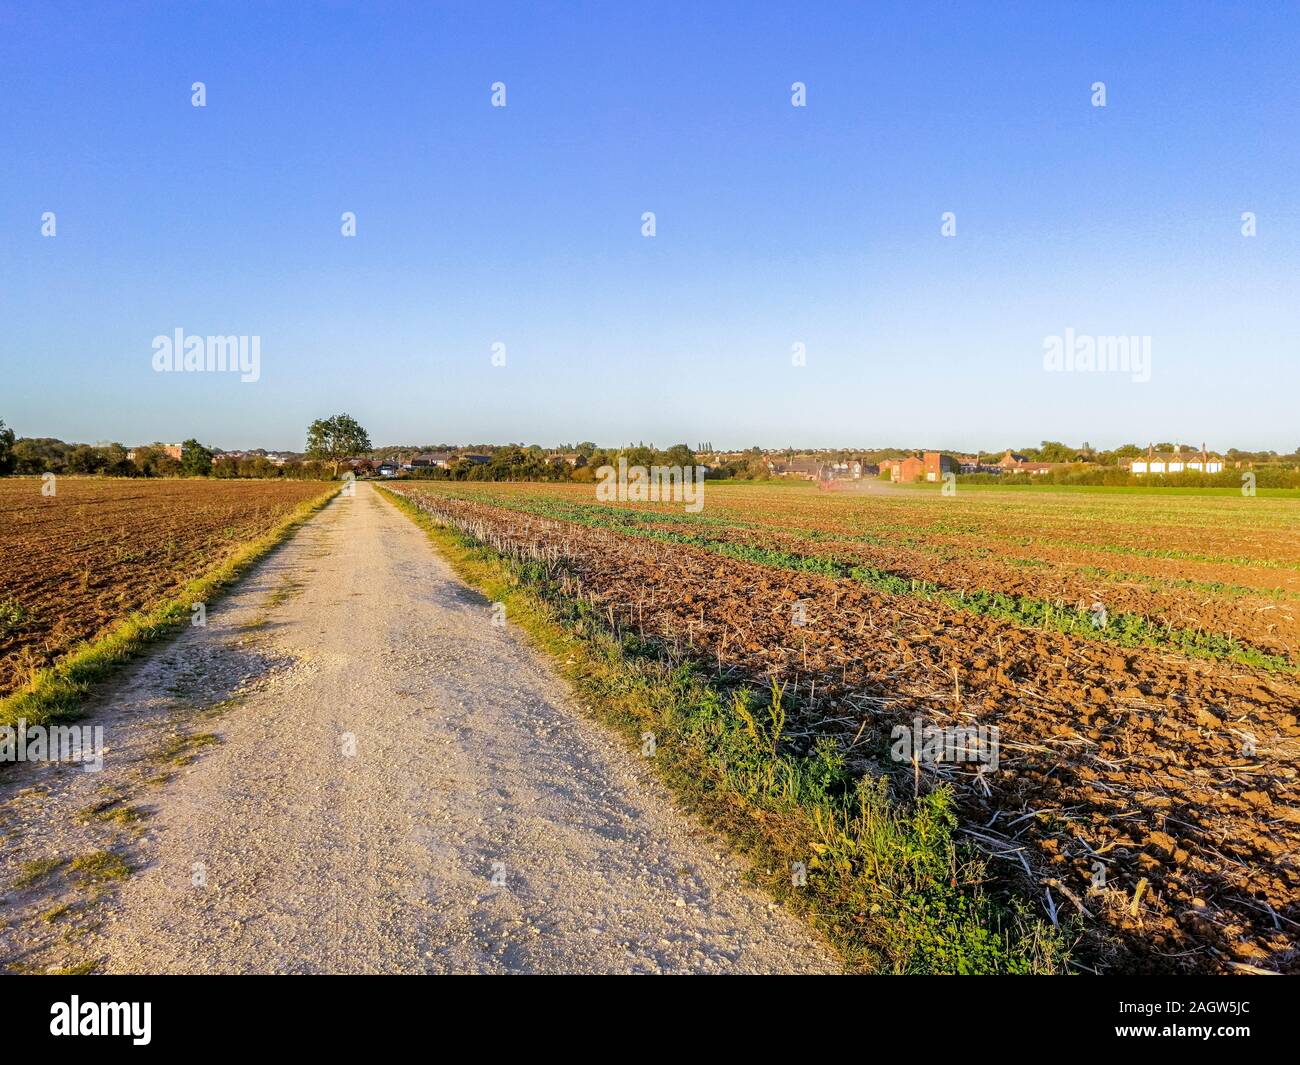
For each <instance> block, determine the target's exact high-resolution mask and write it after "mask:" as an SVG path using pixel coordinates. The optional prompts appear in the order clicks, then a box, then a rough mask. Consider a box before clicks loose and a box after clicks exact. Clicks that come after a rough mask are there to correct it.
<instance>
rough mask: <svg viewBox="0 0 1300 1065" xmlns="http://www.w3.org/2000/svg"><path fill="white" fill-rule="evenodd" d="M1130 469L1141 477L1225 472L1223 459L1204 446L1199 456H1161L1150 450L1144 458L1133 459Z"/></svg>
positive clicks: (1192, 452) (1183, 454)
mask: <svg viewBox="0 0 1300 1065" xmlns="http://www.w3.org/2000/svg"><path fill="white" fill-rule="evenodd" d="M1128 467H1129V470H1130V472H1132V473H1135V474H1137V475H1138V476H1139V477H1140V476H1142V475H1143V474H1148V473H1151V474H1157V473H1220V472H1222V470H1223V459H1222V458H1220V457H1219V456H1218V455H1212V454H1210V453H1209V452H1208V451H1206V450H1205V445H1204V444H1202V445H1201V450H1200V453H1199V454H1198V453H1197V452H1195V451H1191V452H1186V453H1184V452H1182V451H1175V452H1174V453H1173V454H1167V453H1166V454H1161V453H1158V452H1156V451H1155V449H1154V448H1148V449H1147V453H1146V456H1145V457H1144V458H1139V459H1133V460H1132V461H1131V462H1130V463H1128Z"/></svg>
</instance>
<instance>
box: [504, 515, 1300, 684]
mask: <svg viewBox="0 0 1300 1065" xmlns="http://www.w3.org/2000/svg"><path fill="white" fill-rule="evenodd" d="M489 505H494V506H504V508H505V509H510V510H521V511H525V512H527V513H535V514H538V515H539V516H542V517H553V518H556V519H557V520H560V521H569V522H573V523H574V524H578V525H586V526H589V527H591V528H603V529H612V530H614V531H616V532H620V533H623V534H625V535H628V536H637V537H640V538H642V539H645V540H657V541H659V542H660V543H670V544H683V545H686V546H688V547H697V548H700V549H701V550H704V551H708V552H710V553H712V554H715V555H720V556H722V557H723V558H731V559H735V560H737V561H739V562H752V563H755V564H757V565H760V566H768V567H770V568H773V569H783V570H788V571H790V572H793V573H811V574H814V575H816V576H821V577H832V578H841V579H842V578H848V579H851V580H855V581H859V582H861V583H863V584H866V585H869V586H870V587H872V588H875V589H876V590H877V591H881V592H884V593H886V594H888V595H906V596H912V597H913V598H918V599H929V600H937V601H940V602H943V603H944V604H946V605H947V606H950V607H953V608H955V609H957V610H964V611H966V612H967V613H971V614H977V615H980V616H982V617H992V618H998V619H1000V620H1002V621H1009V622H1011V623H1012V624H1015V625H1022V626H1026V627H1029V628H1038V629H1047V630H1050V631H1055V632H1061V633H1065V634H1066V635H1069V636H1075V637H1079V638H1083V639H1093V640H1101V641H1104V642H1107V643H1112V644H1116V645H1118V646H1120V647H1147V648H1153V649H1156V650H1168V651H1176V652H1178V653H1180V654H1184V655H1187V656H1188V657H1190V658H1201V659H1206V660H1209V661H1231V662H1239V663H1241V664H1243V665H1248V666H1254V667H1255V668H1257V669H1263V670H1267V671H1270V672H1274V673H1296V672H1300V666H1297V665H1296V664H1295V663H1293V662H1292V661H1291V660H1290V659H1288V658H1287V657H1286V656H1285V655H1278V654H1272V653H1270V652H1268V651H1264V650H1262V649H1260V648H1258V647H1255V646H1254V645H1252V644H1249V643H1246V642H1244V641H1242V640H1238V639H1236V638H1234V637H1231V636H1226V635H1224V634H1222V633H1216V632H1208V631H1206V630H1204V629H1182V628H1176V627H1175V626H1172V625H1162V624H1160V623H1158V622H1154V621H1152V620H1151V619H1150V618H1147V617H1145V616H1143V615H1141V614H1127V613H1113V614H1108V615H1107V617H1106V620H1105V624H1100V625H1098V624H1094V622H1093V616H1092V614H1091V613H1090V612H1089V611H1086V610H1083V611H1081V610H1077V609H1075V608H1073V607H1070V606H1067V605H1066V604H1064V603H1059V602H1052V601H1051V600H1048V599H1043V598H1040V597H1037V596H1028V595H1014V594H1009V593H1005V592H989V591H982V590H980V591H973V592H972V591H964V590H960V589H954V588H949V587H945V586H943V585H940V584H937V583H935V582H934V581H927V580H920V579H917V578H912V577H902V576H899V575H898V574H896V573H890V572H889V571H887V570H882V569H879V568H877V567H875V566H868V565H855V564H854V563H851V562H843V561H840V560H838V559H835V558H831V557H829V556H826V555H803V554H795V553H792V552H789V551H779V550H774V549H771V548H765V547H757V546H753V545H750V544H736V543H732V542H730V541H727V540H715V539H711V538H710V537H708V536H703V535H699V534H692V533H680V532H673V531H670V530H667V529H659V528H642V527H641V523H642V522H650V521H653V522H656V523H658V522H661V521H663V516H662V515H660V514H658V513H657V512H652V513H649V514H645V515H642V514H631V513H629V512H626V511H622V510H620V509H618V508H614V507H598V506H595V505H583V504H579V505H573V504H569V505H568V506H567V507H556V506H551V505H542V506H537V507H530V506H528V505H526V504H525V505H518V504H515V505H513V506H512V505H503V504H501V503H497V502H492V503H489ZM683 517H684V516H678V517H677V520H678V521H681V520H682V519H683Z"/></svg>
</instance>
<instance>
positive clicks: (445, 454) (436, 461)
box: [407, 451, 455, 470]
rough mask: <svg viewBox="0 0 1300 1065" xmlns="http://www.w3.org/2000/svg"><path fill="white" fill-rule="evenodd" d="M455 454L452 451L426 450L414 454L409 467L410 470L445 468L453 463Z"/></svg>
mask: <svg viewBox="0 0 1300 1065" xmlns="http://www.w3.org/2000/svg"><path fill="white" fill-rule="evenodd" d="M454 457H455V456H454V455H452V453H451V452H450V451H424V452H421V453H420V454H419V455H416V456H414V457H413V458H412V459H411V461H410V463H409V464H408V465H407V469H410V470H432V469H439V470H445V469H446V468H447V467H448V466H450V465H451V460H452V459H453V458H454Z"/></svg>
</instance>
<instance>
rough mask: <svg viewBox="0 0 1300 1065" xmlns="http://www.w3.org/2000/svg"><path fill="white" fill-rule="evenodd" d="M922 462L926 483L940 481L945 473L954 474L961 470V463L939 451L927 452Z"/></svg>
mask: <svg viewBox="0 0 1300 1065" xmlns="http://www.w3.org/2000/svg"><path fill="white" fill-rule="evenodd" d="M922 462H923V463H924V469H925V479H926V480H927V481H941V480H943V475H944V474H945V473H951V474H956V473H957V471H958V470H959V469H960V468H961V463H959V462H958V461H957V460H956V459H955V458H953V457H952V456H951V455H945V454H943V452H941V451H927V452H926V453H925V458H924V459H922Z"/></svg>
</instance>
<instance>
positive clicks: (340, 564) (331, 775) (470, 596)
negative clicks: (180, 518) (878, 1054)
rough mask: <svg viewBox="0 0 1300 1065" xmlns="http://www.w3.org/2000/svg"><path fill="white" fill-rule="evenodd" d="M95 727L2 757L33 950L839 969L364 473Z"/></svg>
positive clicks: (49, 955)
mask: <svg viewBox="0 0 1300 1065" xmlns="http://www.w3.org/2000/svg"><path fill="white" fill-rule="evenodd" d="M87 723H90V724H102V725H104V726H105V730H106V743H107V753H106V754H105V765H104V770H103V771H102V772H100V773H84V772H82V771H81V770H79V769H76V768H69V767H62V768H60V767H55V766H49V765H22V766H17V767H11V768H10V769H9V770H7V771H5V772H4V773H3V774H0V833H3V840H4V843H3V847H2V848H0V891H2V892H3V893H4V902H3V905H0V961H2V962H3V963H4V964H6V965H7V966H8V967H9V968H11V969H13V970H17V971H49V970H52V969H60V968H62V969H74V970H75V969H81V968H91V967H94V968H95V969H96V970H97V971H101V972H168V973H170V972H177V973H181V972H234V973H242V972H410V973H421V972H523V973H528V972H601V973H603V972H833V971H837V970H838V965H837V963H836V961H835V960H834V957H833V955H832V954H831V952H830V951H829V949H828V948H826V947H825V946H824V945H822V944H821V943H820V942H818V941H817V940H816V939H814V938H813V937H812V935H811V934H810V933H809V932H808V931H807V930H806V929H805V927H804V926H803V925H802V924H801V923H799V922H797V921H796V920H795V919H794V918H792V917H790V916H789V915H787V914H786V913H785V912H784V911H782V910H779V909H777V908H775V907H774V906H772V905H771V904H770V903H769V902H768V901H767V899H766V898H765V897H763V896H762V895H760V894H759V893H757V892H756V891H754V890H752V889H750V888H748V887H747V886H745V885H743V884H742V883H741V882H740V867H739V866H738V864H736V863H735V862H734V861H733V860H732V859H730V858H728V857H726V856H724V855H723V852H722V849H721V845H720V844H719V843H718V842H716V841H715V840H713V839H712V838H711V837H710V836H709V835H708V834H706V833H705V832H703V831H701V830H700V829H698V828H696V827H694V826H693V825H692V824H691V823H690V822H689V821H687V820H685V819H684V818H683V817H682V816H681V815H680V814H678V813H677V812H676V811H675V810H674V809H673V808H672V806H671V803H670V802H669V800H668V799H667V798H666V795H665V793H664V791H663V789H662V788H661V787H660V786H659V785H658V783H657V782H656V781H655V779H654V778H653V776H652V773H651V771H650V767H649V765H648V764H647V763H646V762H645V761H644V760H643V759H641V758H640V757H638V756H637V755H635V754H631V753H628V752H627V751H625V750H624V749H623V748H622V747H621V746H620V745H619V744H617V743H616V742H615V741H613V740H612V739H611V738H610V737H609V736H608V735H607V734H606V733H605V732H604V731H603V730H602V729H601V728H600V727H599V726H597V725H595V724H593V723H592V722H590V721H589V720H587V719H586V718H584V717H583V715H582V713H581V710H580V709H579V708H578V707H576V706H574V705H573V703H572V698H571V696H570V695H569V694H568V692H567V689H565V688H564V687H563V686H562V684H561V683H560V682H559V681H557V680H556V679H555V678H554V677H553V676H551V675H550V674H549V673H548V671H547V670H546V668H545V666H544V665H543V664H542V663H541V662H540V661H539V660H538V659H537V658H535V657H534V655H533V653H532V652H531V651H530V650H529V649H528V648H527V647H526V646H525V645H524V644H523V643H522V641H521V639H520V637H519V636H518V635H517V634H516V633H515V632H514V631H513V630H512V629H511V628H510V626H509V623H508V619H507V624H506V625H505V627H498V626H495V625H493V624H492V606H491V604H489V603H487V602H486V601H485V600H483V599H482V597H480V596H479V595H477V594H476V593H474V592H472V591H470V590H469V589H467V588H466V587H465V586H464V585H463V584H461V583H460V582H459V581H458V580H457V579H456V578H455V576H454V575H453V574H452V573H451V571H450V570H449V568H448V566H447V565H446V563H445V562H443V561H442V560H441V559H440V558H439V557H438V556H437V554H436V553H435V552H434V550H433V549H432V547H431V546H430V545H429V544H428V542H427V541H426V540H425V538H424V536H423V534H421V533H420V532H419V530H417V529H416V528H415V527H414V526H413V525H412V524H411V523H410V522H409V521H408V520H407V519H406V518H405V517H404V516H402V515H401V514H400V513H399V512H398V511H397V510H396V509H395V508H393V507H392V506H391V505H390V504H388V503H387V502H384V501H383V500H382V499H381V498H380V497H379V495H378V493H376V492H375V491H374V490H373V489H371V488H370V487H369V486H368V485H365V484H362V485H359V486H357V491H356V495H355V497H353V498H342V497H340V498H338V499H336V500H334V502H332V503H331V504H330V505H329V506H328V507H326V508H325V509H324V510H322V511H321V512H320V514H318V515H317V516H316V517H315V518H313V519H312V520H311V521H310V522H309V523H308V524H306V525H305V526H303V527H302V528H301V529H300V530H299V531H298V533H297V534H296V536H295V537H294V538H293V539H292V540H291V541H289V542H288V543H287V544H286V545H284V546H283V547H281V548H280V549H279V550H278V551H277V552H276V553H275V554H273V555H272V556H271V557H270V558H268V559H267V560H266V561H265V562H264V563H263V564H262V565H261V566H260V567H259V568H258V570H257V571H256V572H255V573H254V574H252V575H251V576H250V577H249V578H248V579H247V580H246V581H245V582H244V583H243V584H242V585H241V586H240V588H238V589H237V590H236V591H235V592H234V593H233V594H232V595H231V596H229V597H227V598H226V599H225V600H223V601H222V602H221V603H220V604H218V605H217V606H215V607H214V608H213V610H212V611H211V613H210V614H209V616H208V624H207V625H206V626H205V627H194V628H191V629H190V630H188V631H187V632H186V633H185V634H184V635H182V636H181V637H179V638H178V639H176V640H175V641H173V642H172V643H170V644H168V645H167V646H165V647H161V648H159V649H158V650H156V651H155V652H154V653H153V654H151V655H150V656H148V657H147V658H146V659H145V660H143V661H142V662H140V663H139V664H138V665H137V666H135V667H133V668H132V670H131V671H130V672H129V673H127V674H125V675H124V676H123V678H122V679H121V681H120V682H118V683H117V684H115V685H114V688H113V690H111V691H108V692H105V693H104V695H103V697H102V698H100V699H98V700H97V702H96V705H95V706H94V707H93V708H92V716H91V718H90V719H88V722H87ZM105 854H107V855H110V856H117V857H120V858H123V859H125V862H126V863H127V867H129V869H128V868H127V867H123V866H121V865H120V863H117V862H116V861H115V860H112V859H111V858H110V859H105V857H104V855H105ZM95 855H98V857H97V858H92V857H91V856H95ZM78 857H82V858H83V859H87V858H89V859H90V860H83V861H82V862H81V863H80V864H79V865H75V866H74V864H73V862H74V859H76V858H78ZM55 863H57V864H55ZM24 882H25V883H24ZM19 884H21V885H22V886H18V885H19Z"/></svg>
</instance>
